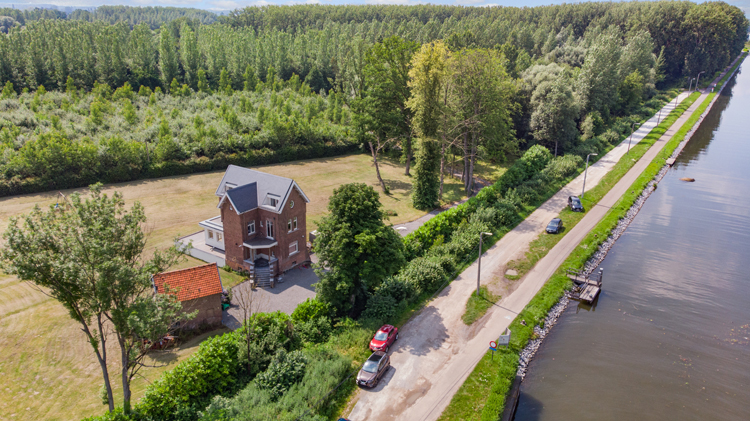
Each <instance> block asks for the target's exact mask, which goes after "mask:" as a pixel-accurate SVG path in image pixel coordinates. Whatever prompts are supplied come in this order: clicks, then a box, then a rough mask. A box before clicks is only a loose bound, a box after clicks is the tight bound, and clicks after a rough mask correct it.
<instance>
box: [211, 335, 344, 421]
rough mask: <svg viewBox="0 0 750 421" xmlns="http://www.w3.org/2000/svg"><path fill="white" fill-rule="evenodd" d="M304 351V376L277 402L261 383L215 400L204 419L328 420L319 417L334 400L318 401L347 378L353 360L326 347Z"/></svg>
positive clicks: (257, 420)
mask: <svg viewBox="0 0 750 421" xmlns="http://www.w3.org/2000/svg"><path fill="white" fill-rule="evenodd" d="M304 352H305V354H306V359H307V364H306V367H305V369H304V376H303V377H302V378H301V380H299V381H297V382H294V383H293V384H291V385H290V387H289V389H288V390H286V391H285V393H283V395H281V396H280V397H278V398H277V399H273V398H272V394H271V393H270V392H269V391H268V390H265V389H262V388H261V387H259V385H258V384H257V382H252V383H250V384H249V385H248V386H247V387H246V388H244V389H243V390H241V391H240V392H239V393H237V395H236V396H235V397H233V398H231V399H227V398H222V397H216V398H214V400H213V401H212V402H211V404H210V405H209V406H208V407H207V408H206V410H205V412H203V413H202V416H201V419H202V420H215V421H216V420H232V419H241V420H247V421H266V420H271V419H273V420H281V421H294V420H295V419H299V418H300V417H302V416H303V415H305V414H306V415H305V416H304V418H302V419H305V420H310V421H324V420H326V419H327V417H324V416H321V415H319V412H321V411H323V410H325V408H326V404H327V403H328V402H329V400H330V397H329V398H328V399H324V400H322V401H320V402H318V399H320V398H323V397H324V396H325V394H326V393H328V392H329V391H331V390H333V388H334V387H336V385H338V383H339V382H341V380H343V379H344V377H345V376H346V375H347V374H348V371H349V368H350V365H351V360H350V359H349V358H346V357H344V356H342V355H340V354H337V353H334V352H331V351H329V350H327V349H325V348H314V349H307V350H305V351H304ZM269 370H270V368H269ZM259 377H260V376H259Z"/></svg>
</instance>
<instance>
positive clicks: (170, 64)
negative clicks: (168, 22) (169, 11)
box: [159, 28, 179, 88]
mask: <svg viewBox="0 0 750 421" xmlns="http://www.w3.org/2000/svg"><path fill="white" fill-rule="evenodd" d="M159 70H161V81H162V86H164V87H165V88H167V87H168V86H169V83H170V82H171V81H172V79H174V78H176V77H177V76H178V75H177V72H178V70H179V67H178V64H177V52H176V51H175V41H174V37H172V32H171V31H169V30H167V28H164V29H163V30H162V31H161V34H160V35H159Z"/></svg>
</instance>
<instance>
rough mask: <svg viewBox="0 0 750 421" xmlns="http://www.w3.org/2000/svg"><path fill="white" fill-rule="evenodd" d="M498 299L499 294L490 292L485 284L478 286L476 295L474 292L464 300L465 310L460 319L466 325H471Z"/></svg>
mask: <svg viewBox="0 0 750 421" xmlns="http://www.w3.org/2000/svg"><path fill="white" fill-rule="evenodd" d="M499 299H500V296H499V295H495V294H493V293H491V292H490V291H489V290H488V289H487V287H486V286H483V287H480V288H479V295H478V296H477V294H476V293H474V294H471V296H470V297H469V299H468V300H466V312H465V313H464V315H463V316H461V320H463V322H464V323H465V324H466V325H471V324H472V323H474V322H475V321H477V320H478V319H479V318H480V317H482V316H484V314H485V313H487V310H488V309H489V308H490V307H492V305H493V304H495V303H496V302H497V300H499Z"/></svg>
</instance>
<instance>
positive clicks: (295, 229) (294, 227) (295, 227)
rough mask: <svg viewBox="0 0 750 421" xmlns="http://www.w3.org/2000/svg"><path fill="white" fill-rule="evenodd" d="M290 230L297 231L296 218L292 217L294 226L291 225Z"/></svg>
mask: <svg viewBox="0 0 750 421" xmlns="http://www.w3.org/2000/svg"><path fill="white" fill-rule="evenodd" d="M292 229H293V230H294V231H297V217H296V216H295V217H294V224H293V225H292Z"/></svg>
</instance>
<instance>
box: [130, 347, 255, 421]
mask: <svg viewBox="0 0 750 421" xmlns="http://www.w3.org/2000/svg"><path fill="white" fill-rule="evenodd" d="M238 351H239V341H238V336H237V335H236V334H234V333H227V334H224V335H221V336H215V337H213V338H209V339H206V340H205V341H203V343H201V345H200V348H198V351H196V352H195V353H194V354H193V355H192V356H190V358H188V359H187V360H185V361H183V362H181V363H179V364H178V365H177V366H176V367H175V368H174V369H172V370H170V371H167V372H165V373H164V374H163V375H162V376H161V377H160V378H159V379H158V380H156V381H155V382H154V383H152V384H151V385H150V386H149V387H148V389H146V393H145V395H144V396H143V398H142V399H141V400H140V402H139V403H138V405H136V410H137V412H139V413H141V414H144V416H146V417H147V418H148V419H154V420H192V419H195V418H196V416H197V413H198V411H199V410H201V409H203V408H205V407H206V405H208V403H209V402H210V400H211V399H212V398H213V397H214V396H216V395H221V396H228V395H230V394H232V393H234V392H235V391H236V390H237V388H238V387H239V386H241V384H239V382H238V374H239V373H240V370H241V366H240V362H239V360H238V355H239V353H238Z"/></svg>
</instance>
